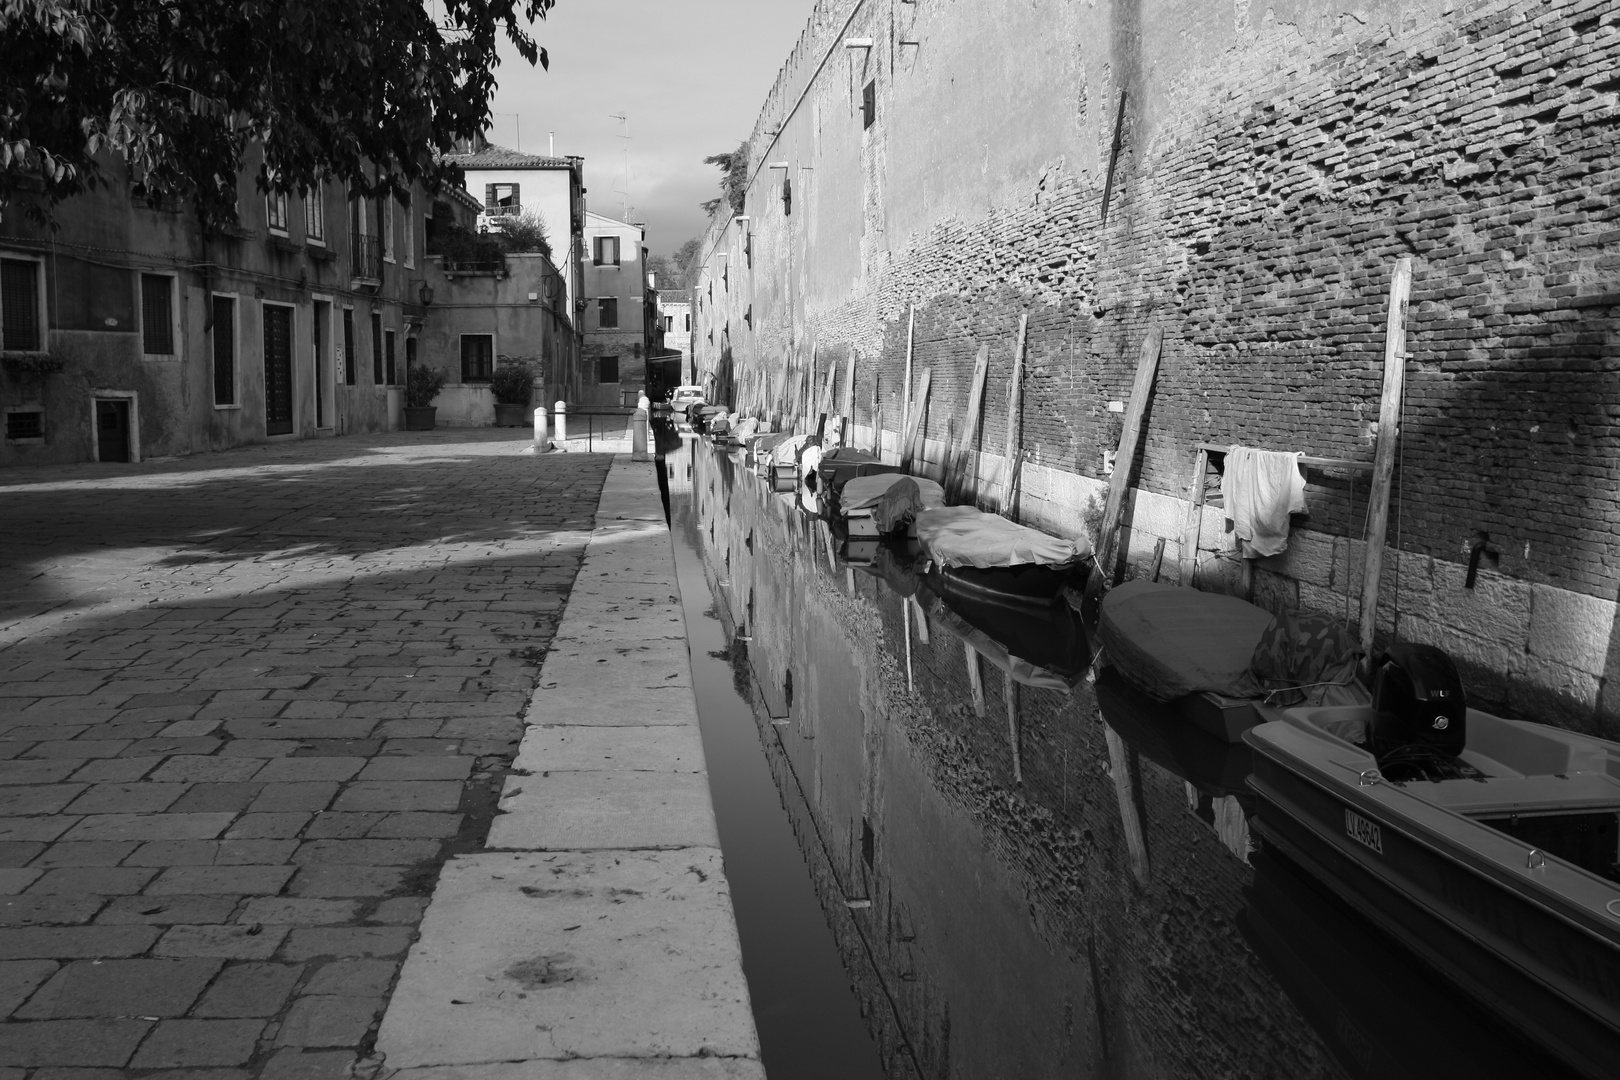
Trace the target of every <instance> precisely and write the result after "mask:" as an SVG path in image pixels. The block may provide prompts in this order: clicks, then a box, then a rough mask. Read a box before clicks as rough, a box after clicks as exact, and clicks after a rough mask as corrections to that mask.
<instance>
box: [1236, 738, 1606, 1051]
mask: <svg viewBox="0 0 1620 1080" xmlns="http://www.w3.org/2000/svg"><path fill="white" fill-rule="evenodd" d="M1251 743H1252V744H1253V745H1254V746H1255V751H1256V752H1255V773H1254V776H1253V778H1252V779H1251V780H1250V785H1251V787H1252V788H1253V789H1254V792H1255V795H1256V796H1257V798H1258V800H1259V812H1258V820H1257V821H1256V822H1255V830H1256V832H1258V833H1259V834H1260V836H1261V837H1262V838H1263V839H1264V840H1265V841H1266V843H1268V844H1271V845H1273V846H1274V847H1276V848H1277V849H1278V850H1280V851H1281V852H1282V853H1283V854H1285V855H1287V856H1288V857H1289V858H1291V859H1293V860H1294V861H1295V862H1296V863H1298V864H1299V865H1301V866H1303V867H1304V868H1306V869H1307V870H1309V871H1310V872H1311V873H1312V874H1313V875H1315V876H1316V877H1317V878H1318V879H1320V880H1321V881H1323V882H1324V883H1325V884H1327V885H1328V886H1329V887H1330V888H1331V889H1332V890H1333V891H1334V892H1335V893H1336V894H1337V895H1339V896H1340V897H1342V898H1343V899H1344V900H1346V901H1347V902H1348V903H1350V904H1351V906H1353V907H1355V908H1356V909H1357V910H1359V911H1360V912H1361V913H1362V914H1363V915H1364V916H1366V917H1367V918H1368V919H1369V920H1371V921H1372V922H1373V923H1374V924H1375V925H1377V926H1378V927H1379V928H1380V929H1382V930H1383V931H1384V932H1385V933H1387V934H1389V935H1390V936H1391V937H1393V938H1395V939H1396V940H1397V941H1399V942H1401V944H1403V945H1404V946H1406V947H1407V948H1409V949H1411V950H1412V951H1413V952H1414V953H1415V954H1417V955H1418V956H1420V957H1422V958H1423V959H1424V960H1425V961H1427V962H1428V963H1429V964H1430V965H1431V966H1433V967H1434V968H1435V969H1436V970H1437V971H1439V972H1440V973H1442V974H1444V975H1445V976H1446V977H1447V978H1449V979H1450V980H1451V981H1452V982H1454V983H1456V984H1457V985H1458V986H1459V987H1460V988H1461V989H1463V990H1464V991H1466V992H1467V993H1468V994H1470V995H1471V996H1472V997H1474V998H1475V999H1476V1000H1478V1001H1479V1002H1481V1003H1482V1004H1483V1005H1485V1006H1486V1007H1487V1008H1489V1009H1491V1010H1492V1011H1493V1012H1496V1013H1498V1014H1500V1015H1501V1016H1503V1017H1504V1018H1506V1019H1507V1020H1509V1021H1510V1022H1511V1023H1513V1024H1514V1025H1515V1026H1516V1027H1517V1028H1519V1029H1520V1030H1521V1031H1522V1032H1523V1033H1524V1034H1526V1035H1527V1036H1529V1037H1530V1038H1532V1039H1533V1040H1535V1041H1536V1042H1538V1043H1540V1044H1542V1045H1543V1046H1545V1047H1546V1048H1547V1049H1548V1050H1550V1051H1551V1052H1552V1053H1554V1054H1555V1055H1556V1056H1558V1057H1560V1058H1562V1059H1564V1060H1565V1061H1567V1062H1568V1063H1569V1064H1570V1065H1571V1066H1573V1067H1575V1068H1577V1069H1579V1070H1580V1071H1582V1072H1585V1073H1589V1074H1591V1075H1611V1073H1610V1072H1609V1070H1610V1069H1612V1067H1613V1063H1614V1062H1616V1061H1620V949H1617V948H1616V947H1615V946H1616V942H1615V941H1614V940H1613V939H1612V938H1611V939H1609V940H1601V939H1600V938H1598V937H1596V936H1595V935H1594V934H1593V932H1591V931H1590V930H1589V929H1585V928H1583V927H1581V926H1580V925H1579V924H1578V923H1577V922H1576V921H1575V920H1574V919H1572V918H1571V917H1570V916H1569V914H1568V913H1566V912H1561V911H1559V910H1558V909H1557V907H1556V903H1555V902H1549V901H1548V899H1547V898H1546V897H1544V896H1542V897H1538V896H1535V895H1532V894H1530V893H1528V892H1526V891H1525V890H1523V889H1521V888H1516V887H1514V885H1513V883H1512V882H1511V881H1510V880H1508V879H1507V878H1506V877H1505V876H1504V875H1503V873H1502V871H1501V870H1500V868H1498V867H1494V866H1491V865H1489V864H1486V863H1485V862H1484V861H1483V860H1471V859H1470V858H1469V857H1468V853H1467V852H1466V851H1464V850H1458V849H1457V848H1456V845H1454V844H1450V843H1448V842H1446V841H1444V840H1443V839H1442V838H1438V837H1436V836H1434V835H1431V834H1428V833H1427V832H1426V831H1425V830H1423V829H1422V828H1421V827H1419V826H1415V825H1413V824H1412V823H1411V822H1409V821H1407V820H1405V819H1402V818H1401V817H1400V815H1398V814H1394V813H1392V812H1390V811H1389V810H1388V809H1387V808H1386V807H1385V806H1384V805H1383V804H1382V803H1381V802H1380V801H1378V800H1376V799H1372V798H1366V797H1360V796H1358V794H1357V792H1358V790H1360V789H1358V788H1357V787H1355V786H1352V785H1351V784H1348V783H1346V784H1336V783H1329V782H1326V781H1321V780H1319V779H1318V778H1315V777H1312V776H1308V775H1306V774H1305V773H1304V772H1302V771H1300V770H1299V769H1297V768H1295V767H1294V765H1293V764H1292V763H1291V762H1289V761H1287V760H1285V759H1283V758H1281V757H1280V756H1278V755H1277V754H1275V753H1274V752H1273V751H1272V750H1269V749H1268V747H1267V744H1266V743H1265V741H1264V740H1251ZM1482 827H1483V826H1482Z"/></svg>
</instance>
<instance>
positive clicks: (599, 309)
mask: <svg viewBox="0 0 1620 1080" xmlns="http://www.w3.org/2000/svg"><path fill="white" fill-rule="evenodd" d="M596 315H597V320H596V325H597V326H599V327H600V328H602V329H603V330H613V329H616V328H617V327H618V325H619V301H618V299H617V298H616V297H606V296H604V297H600V298H599V299H598V300H597V301H596ZM617 381H618V380H617V379H615V380H614V382H617Z"/></svg>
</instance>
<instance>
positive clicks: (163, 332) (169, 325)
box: [141, 274, 174, 356]
mask: <svg viewBox="0 0 1620 1080" xmlns="http://www.w3.org/2000/svg"><path fill="white" fill-rule="evenodd" d="M141 351H142V352H143V353H145V354H146V355H147V356H173V355H174V278H172V277H167V276H165V275H163V274H142V275H141Z"/></svg>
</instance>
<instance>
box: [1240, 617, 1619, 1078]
mask: <svg viewBox="0 0 1620 1080" xmlns="http://www.w3.org/2000/svg"><path fill="white" fill-rule="evenodd" d="M1374 671H1375V672H1376V674H1375V679H1374V690H1373V701H1372V702H1371V703H1369V704H1367V705H1361V706H1338V707H1333V706H1317V707H1295V708H1289V709H1282V710H1278V709H1272V708H1270V707H1268V706H1260V711H1261V713H1262V716H1263V717H1264V718H1265V719H1266V721H1267V722H1265V723H1262V724H1260V725H1259V726H1257V727H1254V728H1252V729H1250V730H1249V731H1248V732H1247V733H1246V734H1245V735H1244V739H1245V741H1246V742H1248V744H1249V745H1250V746H1251V747H1252V748H1253V749H1254V756H1255V771H1254V775H1253V777H1252V779H1251V781H1250V784H1251V786H1252V787H1253V789H1254V791H1255V794H1256V795H1257V797H1258V799H1259V804H1260V809H1259V818H1258V821H1257V823H1256V830H1257V831H1258V832H1260V834H1261V835H1262V836H1263V837H1264V838H1265V840H1266V842H1267V843H1268V844H1270V845H1272V846H1274V847H1276V848H1277V849H1278V850H1280V851H1282V852H1283V853H1284V854H1285V855H1287V856H1288V857H1289V858H1290V859H1292V860H1293V861H1295V862H1296V863H1298V864H1300V865H1301V866H1303V867H1304V868H1305V869H1307V870H1309V871H1310V872H1311V873H1312V874H1313V875H1315V876H1316V877H1318V878H1319V879H1321V880H1322V881H1323V882H1325V883H1326V884H1327V885H1328V886H1329V887H1330V888H1332V889H1333V890H1334V891H1335V892H1336V893H1337V894H1338V895H1340V896H1342V897H1343V898H1344V899H1345V900H1346V901H1347V902H1349V903H1350V904H1351V905H1352V906H1354V907H1356V908H1357V909H1359V910H1360V911H1361V912H1362V913H1363V914H1364V915H1366V916H1367V917H1368V918H1369V919H1370V920H1372V921H1373V922H1374V923H1375V924H1376V925H1378V926H1379V927H1380V928H1381V929H1383V930H1384V931H1385V932H1387V933H1388V934H1390V935H1391V936H1392V937H1394V938H1395V939H1396V940H1397V941H1400V942H1401V943H1402V944H1404V945H1405V946H1406V947H1408V948H1410V949H1411V950H1412V951H1413V952H1415V953H1416V954H1417V955H1419V956H1421V957H1423V958H1424V959H1425V960H1427V961H1428V962H1429V963H1431V964H1432V965H1433V966H1434V967H1436V968H1437V969H1438V970H1440V971H1442V972H1444V973H1445V974H1447V976H1448V977H1449V978H1450V979H1451V980H1452V981H1453V982H1455V983H1456V984H1457V985H1459V986H1460V987H1462V988H1463V989H1464V990H1465V991H1467V992H1468V993H1470V994H1471V995H1472V996H1474V997H1475V998H1477V999H1478V1000H1479V1001H1481V1002H1482V1003H1483V1004H1485V1005H1486V1006H1487V1007H1488V1008H1490V1009H1491V1010H1492V1011H1493V1012H1496V1013H1498V1014H1500V1015H1502V1016H1504V1017H1506V1018H1507V1019H1508V1020H1510V1021H1511V1022H1512V1023H1513V1024H1515V1026H1517V1027H1518V1028H1519V1029H1520V1030H1521V1031H1523V1032H1524V1033H1525V1034H1527V1035H1529V1036H1530V1037H1532V1038H1534V1039H1536V1040H1537V1041H1539V1042H1541V1043H1542V1044H1543V1045H1544V1046H1545V1047H1546V1048H1547V1049H1549V1050H1550V1051H1552V1052H1553V1053H1554V1054H1555V1055H1557V1056H1559V1057H1561V1058H1563V1059H1564V1060H1565V1061H1567V1062H1568V1063H1569V1064H1571V1065H1572V1066H1574V1067H1575V1068H1577V1069H1579V1070H1581V1071H1583V1072H1587V1073H1589V1074H1592V1075H1613V1073H1612V1071H1611V1070H1612V1069H1613V1068H1614V1065H1615V1063H1616V1062H1617V1061H1620V870H1617V868H1616V863H1617V862H1620V744H1617V743H1613V742H1609V741H1606V740H1602V739H1597V738H1593V737H1591V736H1586V735H1580V734H1577V733H1575V732H1570V731H1564V730H1561V729H1558V728H1552V727H1547V726H1544V725H1540V724H1533V723H1527V722H1524V721H1519V720H1510V719H1505V718H1502V717H1499V716H1493V715H1491V714H1489V713H1485V712H1482V711H1480V710H1477V709H1471V708H1468V707H1467V706H1466V701H1465V698H1464V695H1463V691H1462V687H1461V684H1460V682H1459V681H1458V680H1457V679H1456V677H1455V669H1454V668H1453V667H1452V666H1451V664H1450V662H1449V660H1446V659H1444V654H1440V653H1439V651H1438V650H1434V649H1430V648H1428V647H1424V646H1409V645H1408V646H1397V647H1393V648H1392V649H1391V650H1390V652H1389V654H1387V655H1386V656H1385V657H1381V658H1380V659H1379V661H1378V662H1377V663H1375V665H1374Z"/></svg>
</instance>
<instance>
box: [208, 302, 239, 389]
mask: <svg viewBox="0 0 1620 1080" xmlns="http://www.w3.org/2000/svg"><path fill="white" fill-rule="evenodd" d="M213 335H214V404H215V405H235V404H236V299H235V298H234V297H230V296H216V297H214V328H213Z"/></svg>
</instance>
